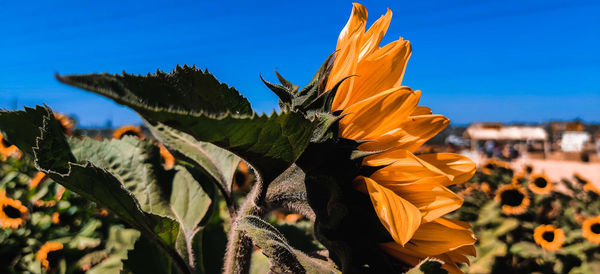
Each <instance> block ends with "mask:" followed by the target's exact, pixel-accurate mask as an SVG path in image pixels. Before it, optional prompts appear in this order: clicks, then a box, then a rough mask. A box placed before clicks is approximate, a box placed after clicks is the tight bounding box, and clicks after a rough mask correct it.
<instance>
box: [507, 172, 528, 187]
mask: <svg viewBox="0 0 600 274" xmlns="http://www.w3.org/2000/svg"><path fill="white" fill-rule="evenodd" d="M528 180H529V179H528V178H527V176H525V175H524V174H523V173H517V174H515V175H514V176H513V177H512V181H511V183H512V184H514V185H522V184H523V183H525V182H527V181H528Z"/></svg>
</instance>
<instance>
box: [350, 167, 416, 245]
mask: <svg viewBox="0 0 600 274" xmlns="http://www.w3.org/2000/svg"><path fill="white" fill-rule="evenodd" d="M357 180H359V181H360V180H363V181H364V183H365V184H366V185H367V190H368V192H369V197H371V202H372V203H373V207H374V208H375V212H377V216H378V217H379V220H380V221H381V223H382V224H383V225H384V226H385V228H386V229H387V230H388V232H389V233H390V235H391V236H392V238H393V239H394V241H396V242H397V243H398V244H400V245H405V244H406V243H407V242H408V241H409V240H410V239H411V238H412V236H413V234H414V233H415V231H416V230H417V229H418V228H419V225H420V224H421V212H419V209H418V208H417V207H416V206H414V205H413V204H411V203H410V202H408V201H406V200H405V199H403V198H402V197H400V196H398V195H396V194H395V193H394V192H393V191H391V190H389V189H387V188H385V187H383V186H381V185H379V184H377V183H376V182H375V181H373V180H371V179H369V178H366V177H359V178H357Z"/></svg>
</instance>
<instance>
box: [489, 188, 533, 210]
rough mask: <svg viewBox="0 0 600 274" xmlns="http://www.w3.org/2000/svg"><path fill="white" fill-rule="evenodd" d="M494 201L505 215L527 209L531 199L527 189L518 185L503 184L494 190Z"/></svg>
mask: <svg viewBox="0 0 600 274" xmlns="http://www.w3.org/2000/svg"><path fill="white" fill-rule="evenodd" d="M494 200H496V202H498V203H500V205H501V206H502V212H503V213H504V214H506V215H521V214H523V213H525V211H527V208H528V207H529V204H530V203H531V201H530V200H529V194H528V193H527V190H526V189H525V188H523V187H521V186H518V185H513V184H509V185H504V186H502V187H500V188H498V190H496V198H494Z"/></svg>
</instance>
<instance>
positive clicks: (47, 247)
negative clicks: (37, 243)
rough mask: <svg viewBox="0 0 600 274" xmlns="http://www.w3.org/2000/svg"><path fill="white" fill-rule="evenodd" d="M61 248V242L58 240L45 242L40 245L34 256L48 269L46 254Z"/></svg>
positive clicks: (48, 263)
mask: <svg viewBox="0 0 600 274" xmlns="http://www.w3.org/2000/svg"><path fill="white" fill-rule="evenodd" d="M61 249H63V244H61V243H58V242H47V243H45V244H43V245H42V247H40V250H38V252H37V253H36V254H35V257H36V259H37V260H38V261H40V262H41V263H42V266H43V267H44V269H46V270H48V269H49V268H50V262H49V261H48V255H52V254H50V252H54V251H58V250H61Z"/></svg>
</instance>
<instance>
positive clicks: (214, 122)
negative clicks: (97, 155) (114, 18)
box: [57, 67, 314, 182]
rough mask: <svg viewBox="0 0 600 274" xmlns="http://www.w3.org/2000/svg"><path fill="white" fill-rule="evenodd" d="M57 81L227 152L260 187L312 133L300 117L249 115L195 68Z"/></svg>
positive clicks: (232, 94)
mask: <svg viewBox="0 0 600 274" xmlns="http://www.w3.org/2000/svg"><path fill="white" fill-rule="evenodd" d="M57 78H58V79H59V80H60V81H62V82H64V83H67V84H70V85H74V86H77V87H80V88H83V89H86V90H89V91H92V92H96V93H98V94H101V95H104V96H107V97H109V98H111V99H113V100H115V102H117V103H119V104H122V105H125V106H128V107H131V108H132V109H134V110H135V111H137V112H138V113H139V114H140V115H141V116H142V117H143V118H144V119H145V120H146V121H147V122H148V123H149V124H150V125H152V126H155V125H157V123H162V124H164V125H166V126H169V127H171V128H173V129H176V130H179V131H182V132H185V133H187V134H189V135H190V136H192V137H193V138H194V139H196V140H197V141H203V142H210V143H213V144H215V145H217V146H219V147H221V148H224V149H227V150H229V151H231V152H233V153H235V154H237V155H238V156H240V157H242V158H244V159H246V160H247V161H248V162H249V163H250V164H251V165H252V166H253V167H254V168H256V169H257V170H258V171H259V172H260V173H261V175H262V177H263V179H264V180H265V181H266V182H269V181H270V180H272V179H274V178H275V177H277V175H279V173H280V172H282V171H284V170H285V169H286V168H287V167H288V166H289V165H290V164H291V163H293V162H294V161H295V160H296V159H297V158H298V157H299V156H300V154H301V153H302V151H304V148H306V146H307V145H308V142H309V140H310V136H311V133H312V130H313V127H314V125H313V124H312V123H311V122H310V121H309V120H307V119H306V118H305V117H304V116H303V115H302V114H300V113H294V112H291V113H282V114H273V115H271V116H269V117H268V116H266V115H260V116H259V115H255V114H253V113H252V111H251V109H250V107H249V104H248V102H247V100H246V99H245V98H243V97H242V96H240V95H239V94H238V93H237V91H235V90H234V89H230V88H228V87H226V86H223V84H220V83H219V82H218V81H216V79H214V77H212V76H210V74H208V72H201V71H198V70H196V69H195V68H189V67H183V68H179V67H178V68H177V69H175V71H174V72H172V73H171V74H164V73H160V72H159V73H157V74H155V75H147V76H132V75H128V74H124V75H122V76H118V75H108V74H89V75H72V76H64V77H61V76H57ZM205 78H210V79H209V80H204V79H205ZM199 79H200V80H199ZM197 82H200V83H202V84H198V83H197Z"/></svg>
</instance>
